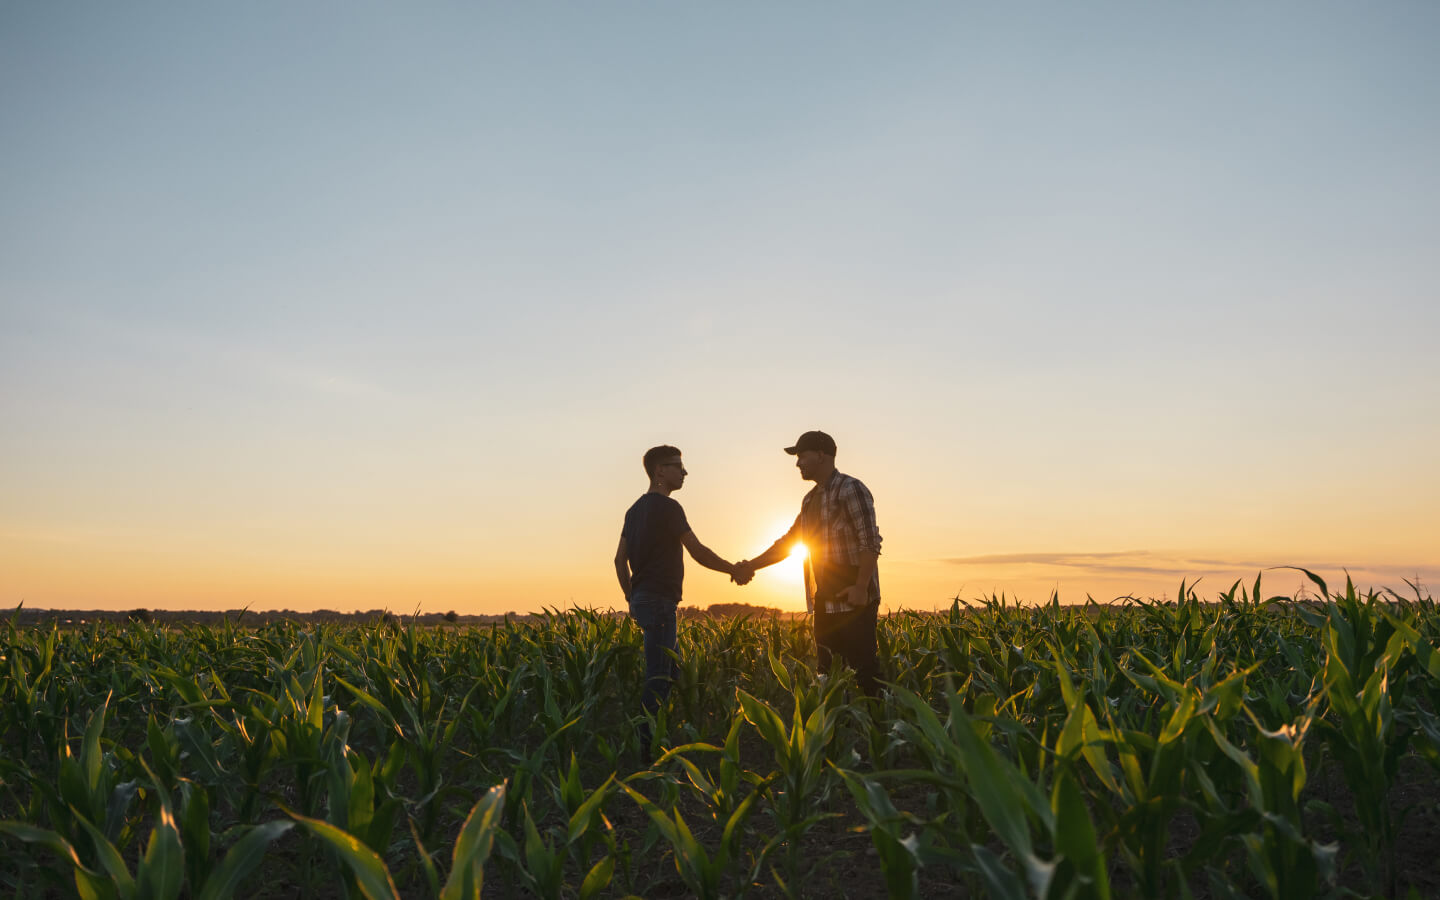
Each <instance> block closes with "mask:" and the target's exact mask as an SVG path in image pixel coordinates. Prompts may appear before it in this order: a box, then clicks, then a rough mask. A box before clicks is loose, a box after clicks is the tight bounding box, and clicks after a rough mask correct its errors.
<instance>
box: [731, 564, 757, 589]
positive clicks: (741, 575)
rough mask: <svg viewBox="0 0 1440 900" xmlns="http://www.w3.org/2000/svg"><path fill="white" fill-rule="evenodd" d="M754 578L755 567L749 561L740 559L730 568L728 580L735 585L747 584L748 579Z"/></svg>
mask: <svg viewBox="0 0 1440 900" xmlns="http://www.w3.org/2000/svg"><path fill="white" fill-rule="evenodd" d="M754 577H755V567H754V566H752V565H751V564H750V561H749V560H745V559H742V560H740V561H739V562H737V563H735V564H734V565H732V566H731V567H730V580H731V581H733V582H735V583H736V584H739V585H746V584H749V583H750V579H752V578H754Z"/></svg>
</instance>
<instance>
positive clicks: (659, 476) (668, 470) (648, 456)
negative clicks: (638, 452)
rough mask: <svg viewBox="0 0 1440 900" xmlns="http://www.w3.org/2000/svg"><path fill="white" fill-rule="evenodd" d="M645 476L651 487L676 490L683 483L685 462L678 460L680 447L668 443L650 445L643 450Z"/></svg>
mask: <svg viewBox="0 0 1440 900" xmlns="http://www.w3.org/2000/svg"><path fill="white" fill-rule="evenodd" d="M644 463H645V476H646V477H647V478H649V479H650V486H651V487H652V488H663V489H664V490H665V491H667V492H669V491H678V490H680V486H681V485H683V484H684V483H685V475H686V474H687V473H686V472H685V464H684V463H682V462H681V461H680V449H679V448H678V447H671V446H670V445H669V444H661V445H660V446H659V447H651V448H650V449H649V450H646V451H645V458H644Z"/></svg>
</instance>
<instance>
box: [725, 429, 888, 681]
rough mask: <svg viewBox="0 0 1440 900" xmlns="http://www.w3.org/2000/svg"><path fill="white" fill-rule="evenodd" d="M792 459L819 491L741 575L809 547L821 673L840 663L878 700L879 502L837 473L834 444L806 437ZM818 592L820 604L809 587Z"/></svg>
mask: <svg viewBox="0 0 1440 900" xmlns="http://www.w3.org/2000/svg"><path fill="white" fill-rule="evenodd" d="M785 452H786V453H789V454H790V455H791V456H793V457H795V467H796V468H798V469H799V470H800V477H801V478H803V479H805V480H806V481H813V482H815V487H813V488H811V489H810V492H809V493H808V494H806V495H805V498H804V499H803V500H802V501H801V502H800V515H798V516H796V517H795V524H794V525H792V526H791V527H790V530H789V531H787V532H785V536H784V537H782V538H780V540H778V541H776V542H775V543H774V544H771V545H770V549H768V550H766V551H765V552H764V553H762V554H760V555H759V556H757V557H755V558H754V559H752V560H750V561H748V562H741V563H737V564H736V568H737V569H740V570H744V571H746V572H754V570H756V569H763V568H765V567H766V566H771V565H774V564H775V563H777V562H780V561H781V560H782V559H785V558H786V557H787V556H789V555H790V553H791V552H792V551H793V550H794V549H795V545H796V544H797V543H803V544H804V545H805V547H806V549H808V550H809V551H810V553H809V558H808V559H806V561H805V581H806V585H807V591H806V601H807V603H806V605H807V606H808V607H809V608H810V611H812V612H813V613H814V614H815V651H816V655H817V657H818V659H819V668H820V671H821V672H822V673H828V672H829V671H830V667H831V665H832V663H833V661H834V658H835V657H836V656H839V657H840V659H841V660H842V661H843V662H845V663H848V664H849V665H850V667H851V668H853V669H854V670H855V674H856V678H857V681H858V682H859V684H860V688H861V690H863V691H864V692H865V693H866V694H869V695H871V696H874V694H875V692H876V683H875V681H876V677H877V675H878V672H879V665H878V662H877V660H876V658H875V623H876V617H877V615H878V613H879V610H880V573H879V567H878V561H879V558H880V529H879V527H878V526H877V525H876V524H875V499H874V498H873V497H871V496H870V491H869V489H868V488H866V487H865V485H864V484H863V483H862V482H861V481H860V479H858V478H854V477H852V476H850V475H846V474H844V473H843V472H839V471H837V470H836V469H835V439H834V438H832V437H830V435H828V434H826V433H825V432H823V431H807V432H805V433H804V434H802V435H800V438H799V439H798V440H797V441H795V445H794V446H793V447H786V448H785ZM811 585H813V587H814V594H813V597H812V596H811V594H810V591H809V587H810V586H811Z"/></svg>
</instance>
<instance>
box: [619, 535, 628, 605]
mask: <svg viewBox="0 0 1440 900" xmlns="http://www.w3.org/2000/svg"><path fill="white" fill-rule="evenodd" d="M615 577H616V578H619V579H620V590H622V591H624V592H625V599H626V600H629V599H630V559H629V558H628V557H627V556H626V555H625V538H624V536H623V535H622V536H621V538H620V546H619V547H618V548H617V549H616V550H615Z"/></svg>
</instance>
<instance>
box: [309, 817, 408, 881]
mask: <svg viewBox="0 0 1440 900" xmlns="http://www.w3.org/2000/svg"><path fill="white" fill-rule="evenodd" d="M281 809H284V807H281ZM284 811H285V814H286V815H288V816H290V818H292V819H294V820H295V821H296V822H298V823H299V824H300V825H301V826H302V827H303V828H305V830H307V831H309V832H310V833H311V834H313V835H314V836H315V837H317V838H319V839H320V840H321V841H323V842H324V843H325V844H327V845H329V847H330V848H331V849H332V850H334V851H335V853H336V855H337V856H339V857H340V860H341V862H343V863H345V866H346V868H348V869H349V870H350V872H351V873H352V874H353V875H354V876H355V882H356V883H357V884H358V885H359V886H360V892H361V893H363V894H364V895H365V896H366V897H367V898H368V900H400V895H399V894H398V893H396V890H395V882H393V881H392V880H391V879H390V870H389V869H387V868H386V867H385V863H384V861H383V860H381V859H380V857H379V856H378V855H377V854H376V853H375V851H374V850H371V849H370V848H369V847H367V846H365V843H364V842H363V841H361V840H360V839H359V838H357V837H355V835H353V834H350V833H349V832H347V831H343V830H341V829H339V828H336V827H335V826H334V825H331V824H330V823H329V822H324V821H321V820H320V819H312V818H310V817H308V816H302V815H300V814H299V813H296V812H292V811H291V810H288V809H284Z"/></svg>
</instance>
